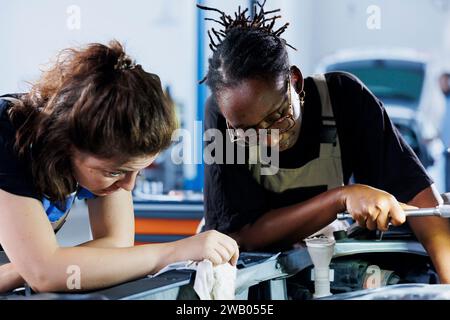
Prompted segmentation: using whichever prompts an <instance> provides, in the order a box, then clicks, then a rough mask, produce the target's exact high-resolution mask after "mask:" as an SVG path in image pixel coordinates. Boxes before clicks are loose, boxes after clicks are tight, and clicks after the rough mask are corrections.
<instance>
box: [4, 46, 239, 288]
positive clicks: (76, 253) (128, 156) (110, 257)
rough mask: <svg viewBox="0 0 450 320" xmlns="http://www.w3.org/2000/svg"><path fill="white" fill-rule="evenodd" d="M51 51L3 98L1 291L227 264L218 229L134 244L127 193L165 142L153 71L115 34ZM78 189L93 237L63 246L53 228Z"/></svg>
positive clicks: (229, 244) (231, 254) (171, 126)
mask: <svg viewBox="0 0 450 320" xmlns="http://www.w3.org/2000/svg"><path fill="white" fill-rule="evenodd" d="M59 57H60V59H59V60H58V61H57V62H56V63H55V65H54V66H53V67H52V68H50V70H48V71H47V72H45V73H44V74H43V76H42V77H41V79H40V80H39V81H38V82H37V83H36V84H35V85H34V86H33V87H32V90H31V91H30V93H27V94H24V95H9V96H3V97H1V98H0V245H1V246H2V247H3V249H4V251H5V253H6V255H7V256H8V258H9V260H10V261H11V263H9V264H5V265H2V266H0V292H6V291H9V290H11V289H14V288H17V287H19V286H22V285H23V284H24V283H25V282H27V283H28V285H30V286H31V288H33V289H34V290H35V291H39V292H42V291H53V292H54V291H57V292H61V291H72V292H73V291H74V290H93V289H97V288H101V287H107V286H112V285H114V284H117V283H121V282H125V281H129V280H132V279H135V278H138V277H144V276H146V275H148V274H152V273H155V272H156V271H158V270H159V269H161V268H162V267H164V266H166V265H168V264H170V263H173V262H176V261H183V260H199V261H201V260H203V259H208V260H210V261H211V262H212V263H213V264H222V263H226V262H228V261H231V263H232V264H235V263H236V260H237V256H238V248H237V245H236V242H235V241H234V240H233V239H231V238H230V237H229V236H226V235H224V234H220V233H218V232H217V231H211V232H206V233H202V234H199V235H196V236H194V237H191V238H186V239H183V240H180V241H176V242H172V243H166V244H149V245H142V246H136V247H134V246H133V245H134V215H133V202H132V195H131V191H132V189H133V187H134V184H135V180H136V176H137V174H138V172H139V170H142V169H144V168H146V167H148V166H149V165H150V164H151V163H152V162H153V160H154V159H155V158H156V157H157V155H158V154H159V153H160V152H161V151H162V150H164V149H166V148H167V147H168V146H169V145H170V143H171V136H172V133H173V131H174V130H175V129H176V126H177V125H176V120H175V115H174V110H173V108H172V106H171V104H170V103H169V101H168V99H167V97H166V96H165V94H164V93H163V90H162V88H161V82H160V80H159V78H158V76H156V75H154V74H150V73H147V72H146V71H144V69H143V68H142V67H141V66H140V65H137V64H135V63H134V62H133V61H132V60H131V59H130V58H129V57H128V56H127V55H126V54H125V52H124V50H123V48H122V46H121V45H120V43H118V42H117V41H113V42H111V43H110V45H109V46H106V45H102V44H91V45H89V46H88V47H87V48H83V49H69V50H65V51H63V53H62V54H61V55H60V56H59ZM75 197H78V198H85V199H88V200H87V205H88V209H89V218H90V224H91V230H92V235H93V240H92V241H89V242H86V243H84V244H81V245H79V246H77V247H75V248H62V247H59V246H58V243H57V241H56V237H55V234H54V232H56V231H57V230H58V229H59V228H60V227H61V225H62V224H63V223H64V221H65V218H66V217H67V214H68V212H69V209H70V207H71V205H72V202H73V201H74V199H75ZM0 249H1V247H0ZM71 266H77V267H78V268H79V272H80V274H79V275H80V279H79V287H78V286H77V287H76V288H71V287H68V285H67V283H68V281H67V280H68V276H69V275H70V274H71V273H72V272H73V271H71V270H72V269H70V268H69V267H71ZM68 272H69V273H70V274H69V275H68Z"/></svg>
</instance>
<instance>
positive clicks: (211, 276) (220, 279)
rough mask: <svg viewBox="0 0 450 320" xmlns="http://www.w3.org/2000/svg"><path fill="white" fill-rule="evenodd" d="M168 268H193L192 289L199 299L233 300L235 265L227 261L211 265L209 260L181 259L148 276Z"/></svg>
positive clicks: (160, 272)
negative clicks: (193, 279)
mask: <svg viewBox="0 0 450 320" xmlns="http://www.w3.org/2000/svg"><path fill="white" fill-rule="evenodd" d="M170 270H195V271H196V274H195V281H194V290H195V292H196V293H197V295H198V296H199V298H200V299H201V300H234V298H235V291H236V272H237V269H236V267H235V266H232V265H231V264H229V263H225V264H221V265H218V266H215V267H214V266H213V264H212V262H211V261H209V260H203V261H201V262H194V261H191V260H189V261H181V262H176V263H172V264H170V265H168V266H166V267H165V268H163V269H161V270H160V271H159V272H158V273H156V274H155V275H150V276H149V277H150V278H153V277H156V276H158V275H160V274H162V273H165V272H168V271H170Z"/></svg>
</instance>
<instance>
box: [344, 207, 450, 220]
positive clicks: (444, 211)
mask: <svg viewBox="0 0 450 320" xmlns="http://www.w3.org/2000/svg"><path fill="white" fill-rule="evenodd" d="M405 215H406V217H429V216H437V217H441V218H450V204H443V205H440V206H437V207H435V208H421V209H413V210H405ZM337 218H338V220H346V219H351V218H352V215H351V214H350V213H348V212H343V213H338V215H337Z"/></svg>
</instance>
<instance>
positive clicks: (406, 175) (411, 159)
mask: <svg viewBox="0 0 450 320" xmlns="http://www.w3.org/2000/svg"><path fill="white" fill-rule="evenodd" d="M325 76H326V80H327V84H328V89H329V93H330V98H331V104H332V106H333V112H334V116H335V119H336V126H337V132H338V136H339V142H340V147H341V159H342V169H343V173H344V184H349V183H350V180H351V178H353V179H352V180H353V181H354V182H356V183H361V184H366V185H370V186H373V187H375V188H379V189H382V190H385V191H387V192H389V193H391V194H392V195H394V196H395V197H396V198H397V199H398V200H399V201H401V202H409V201H410V200H412V198H414V196H415V195H417V194H418V193H419V192H420V191H422V190H424V189H426V188H427V187H429V186H430V185H431V184H432V183H433V181H432V180H431V179H430V177H429V176H428V175H427V173H426V171H425V169H424V167H423V166H422V164H421V163H420V161H419V160H418V158H417V156H416V155H415V154H414V152H413V151H412V149H411V148H410V147H409V146H408V145H407V143H406V142H405V141H404V139H403V138H402V137H401V135H400V134H399V132H398V131H397V129H396V128H395V127H394V125H393V124H392V122H391V120H390V119H389V117H388V115H387V113H386V110H385V109H384V107H383V104H382V103H381V101H379V100H378V99H377V98H376V97H375V96H374V95H373V94H372V93H371V92H370V91H369V89H368V88H367V87H366V86H365V85H364V84H363V83H362V82H361V81H359V80H358V79H357V78H356V77H354V76H353V75H351V74H348V73H343V72H333V73H328V74H326V75H325ZM305 92H306V98H305V110H304V115H303V122H302V128H301V131H300V136H299V138H298V141H297V143H296V144H295V145H294V146H293V147H292V148H291V149H289V150H286V151H284V152H281V153H280V167H281V168H299V167H302V166H304V165H305V164H307V163H308V162H310V161H311V160H314V159H316V158H318V157H319V152H320V134H321V126H322V122H321V121H322V117H321V102H320V96H319V92H318V90H317V88H316V86H315V84H314V80H313V79H312V78H306V79H305ZM211 128H215V129H219V130H220V131H221V132H222V133H223V134H224V136H225V137H226V135H225V130H226V122H225V119H224V117H223V116H222V115H221V113H220V111H219V109H218V107H217V104H216V102H215V101H214V100H213V99H212V98H210V99H209V100H208V101H207V104H206V108H205V130H207V129H211ZM228 140H229V139H225V141H226V142H227V143H229V141H228ZM236 148H239V147H237V146H236ZM224 152H225V147H224ZM324 191H326V186H318V187H312V188H297V189H291V190H287V191H285V192H282V193H275V192H271V191H269V190H266V189H264V187H262V186H261V185H260V184H258V183H257V182H256V180H255V179H254V178H253V176H252V175H251V173H250V171H249V170H248V167H247V165H245V164H210V165H208V164H205V218H206V228H207V229H216V230H219V231H221V232H225V233H230V232H235V231H237V230H239V229H240V228H242V227H243V226H245V225H246V224H251V223H253V222H255V221H256V220H257V219H258V218H259V217H261V216H262V215H264V214H265V213H267V212H268V211H270V210H271V209H275V208H280V207H286V206H289V205H293V204H296V203H299V202H302V201H305V200H307V199H310V198H312V197H314V196H316V195H318V194H320V193H322V192H324Z"/></svg>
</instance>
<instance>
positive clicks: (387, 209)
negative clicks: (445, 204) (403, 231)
mask: <svg viewBox="0 0 450 320" xmlns="http://www.w3.org/2000/svg"><path fill="white" fill-rule="evenodd" d="M343 190H344V192H343V203H344V206H345V208H346V210H347V212H349V213H350V214H351V215H352V217H353V219H354V220H355V221H357V222H358V224H359V225H360V226H362V227H366V228H368V229H369V230H376V229H378V230H381V231H387V230H388V227H389V223H392V224H393V225H394V226H399V225H401V224H403V223H404V222H405V221H406V216H405V212H404V210H405V209H416V208H415V207H412V206H408V205H406V204H403V203H400V202H398V201H397V199H395V197H394V196H393V195H391V194H389V193H387V192H385V191H383V190H379V189H375V188H372V187H369V186H366V185H361V184H354V185H349V186H346V187H344V188H343Z"/></svg>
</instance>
